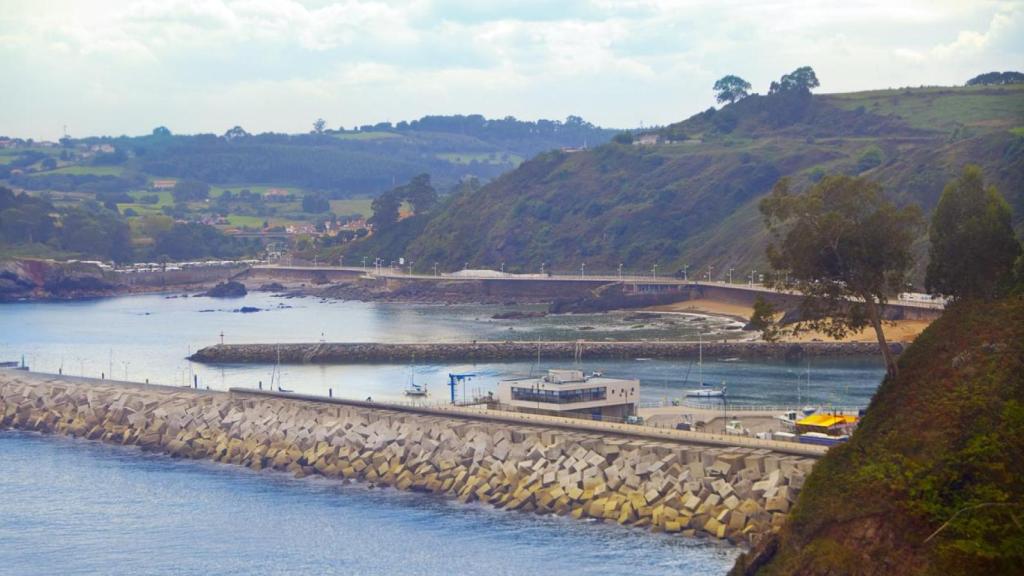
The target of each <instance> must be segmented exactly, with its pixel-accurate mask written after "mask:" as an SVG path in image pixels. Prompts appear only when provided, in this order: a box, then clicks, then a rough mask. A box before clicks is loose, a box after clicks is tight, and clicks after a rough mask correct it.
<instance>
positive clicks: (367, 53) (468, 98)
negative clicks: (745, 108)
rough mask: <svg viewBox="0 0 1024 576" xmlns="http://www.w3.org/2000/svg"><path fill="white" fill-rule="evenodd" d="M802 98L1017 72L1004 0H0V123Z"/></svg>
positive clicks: (141, 128) (221, 127)
mask: <svg viewBox="0 0 1024 576" xmlns="http://www.w3.org/2000/svg"><path fill="white" fill-rule="evenodd" d="M803 65H810V66H813V67H814V68H815V70H816V71H817V73H818V78H819V79H820V80H821V84H822V86H821V90H820V91H822V92H845V91H851V90H863V89H872V88H886V87H899V86H917V85H921V84H929V85H936V84H944V85H950V84H962V83H963V82H964V81H965V80H967V79H968V78H970V77H971V76H973V75H975V74H977V73H980V72H986V71H990V70H1008V69H1017V70H1020V69H1024V2H1021V1H1014V2H1005V1H1004V2H996V1H985V0H961V1H956V0H950V1H944V0H922V1H902V0H881V1H865V2H858V1H856V0H838V1H826V0H819V1H812V0H759V1H742V0H707V1H703V0H624V1H615V0H589V1H588V0H556V1H541V0H524V1H515V0H505V1H498V2H489V1H485V0H465V1H463V0H409V1H394V2H391V1H373V0H360V1H344V2H326V1H318V0H309V1H295V0H237V1H236V0H139V1H134V2H133V1H128V0H116V1H104V0H0V135H7V136H20V137H34V138H49V139H55V138H57V137H59V135H60V134H61V133H62V130H63V126H64V125H66V126H67V129H68V132H69V133H70V134H71V135H72V136H86V135H101V134H107V135H118V134H131V135H134V134H143V133H148V132H150V131H151V130H152V128H153V127H155V126H158V125H166V126H167V127H169V128H170V129H171V130H172V131H174V132H179V133H186V132H187V133H192V132H215V133H218V134H219V133H223V132H224V131H225V130H227V129H228V128H230V127H231V126H234V125H236V124H237V125H241V126H243V127H244V128H245V129H247V130H249V131H250V132H263V131H278V132H304V131H308V130H309V129H310V125H311V123H312V122H313V120H315V119H316V118H317V117H323V118H325V119H326V120H327V122H328V125H329V126H331V127H335V128H336V127H338V126H345V127H351V126H353V125H358V124H367V123H375V122H379V121H383V120H389V121H392V122H397V121H399V120H408V119H413V118H418V117H420V116H422V115H425V114H456V113H461V114H471V113H480V114H484V115H486V116H490V117H503V116H506V115H513V116H516V117H518V118H523V119H536V118H565V117H566V116H567V115H569V114H577V115H580V116H583V117H584V118H586V119H587V120H590V121H592V122H595V123H597V124H601V125H605V126H613V127H635V126H639V125H640V124H641V123H643V124H644V125H652V124H665V123H669V122H673V121H677V120H680V119H682V118H685V117H686V116H689V115H690V114H693V113H694V112H698V111H700V110H702V109H704V108H707V107H708V106H710V105H711V104H713V100H712V96H711V85H712V83H713V82H714V81H715V79H717V78H719V77H721V76H722V75H724V74H728V73H734V74H738V75H740V76H742V77H744V78H746V79H747V80H748V81H750V82H751V83H752V84H753V85H754V89H755V90H756V91H760V92H765V91H766V90H767V85H768V83H769V82H770V81H771V80H773V79H776V78H778V77H779V76H780V75H782V74H783V73H786V72H789V71H791V70H792V69H794V68H796V67H798V66H803Z"/></svg>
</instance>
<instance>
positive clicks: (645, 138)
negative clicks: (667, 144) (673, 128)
mask: <svg viewBox="0 0 1024 576" xmlns="http://www.w3.org/2000/svg"><path fill="white" fill-rule="evenodd" d="M659 142H661V136H659V135H658V134H655V133H653V132H649V133H647V134H638V135H637V136H636V138H634V139H633V145H634V146H654V145H656V144H658V143H659Z"/></svg>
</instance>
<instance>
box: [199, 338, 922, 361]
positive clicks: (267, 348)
mask: <svg viewBox="0 0 1024 576" xmlns="http://www.w3.org/2000/svg"><path fill="white" fill-rule="evenodd" d="M700 346H701V345H700V344H698V343H697V342H590V341H586V342H585V341H577V342H526V341H523V342H513V341H507V342H449V343H443V342H438V343H406V344H398V343H372V342H318V343H290V344H216V345H213V346H208V347H205V348H202V349H200V350H199V351H197V352H196V353H195V354H193V355H192V356H191V357H190V358H189V359H190V360H193V361H196V362H203V363H211V364H216V363H225V364H233V363H275V362H277V361H278V359H280V361H281V362H282V363H286V364H346V363H372V362H412V361H417V362H473V361H481V362H500V361H510V360H533V359H536V358H537V355H538V352H539V353H540V356H541V357H542V358H544V359H547V360H553V359H556V360H571V359H573V358H575V357H576V356H577V354H579V355H581V356H582V357H583V358H585V359H589V360H595V359H615V360H617V359H634V358H666V359H671V358H696V357H697V356H698V354H699V350H700ZM891 348H892V350H893V352H894V353H896V354H899V353H900V352H902V350H903V346H902V345H901V344H899V343H893V344H892V345H891ZM703 350H704V355H705V357H708V358H731V357H738V358H775V359H790V360H799V359H801V358H805V357H818V356H874V355H877V354H878V345H877V344H875V343H871V342H808V343H800V344H797V343H789V344H787V343H770V342H717V343H715V342H711V343H708V342H705V343H704V344H703Z"/></svg>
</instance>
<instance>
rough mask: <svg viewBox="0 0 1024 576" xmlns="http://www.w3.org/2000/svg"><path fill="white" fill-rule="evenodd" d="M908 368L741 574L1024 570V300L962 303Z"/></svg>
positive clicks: (922, 340)
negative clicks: (778, 531)
mask: <svg viewBox="0 0 1024 576" xmlns="http://www.w3.org/2000/svg"><path fill="white" fill-rule="evenodd" d="M899 363H900V375H899V376H898V377H897V378H896V379H894V380H886V381H885V382H883V383H882V385H881V387H880V388H879V389H878V392H877V393H876V394H875V396H874V398H873V399H872V401H871V405H870V406H869V408H868V412H867V415H866V416H865V417H864V419H863V421H862V422H861V425H860V427H859V428H858V430H857V431H856V433H855V434H854V435H853V438H852V439H851V440H850V442H849V443H848V444H846V445H845V446H842V447H840V448H834V449H832V450H831V451H830V452H829V453H828V455H827V456H826V457H825V458H824V459H822V460H821V461H819V462H818V464H817V465H816V466H815V468H814V471H813V473H812V474H811V475H810V476H809V477H808V478H807V483H806V484H805V485H804V490H803V492H802V493H801V495H800V500H799V501H798V502H797V505H796V507H795V508H794V509H793V511H792V512H791V515H790V517H789V520H788V524H787V525H786V527H785V528H784V529H783V531H782V533H781V535H780V537H779V538H777V539H772V540H769V541H766V542H762V543H761V544H760V545H759V546H758V547H757V548H755V551H754V554H752V555H748V556H745V557H744V558H741V559H740V561H739V563H738V564H737V567H736V568H735V569H734V570H733V573H734V574H755V573H756V574H762V575H775V574H779V575H782V574H785V575H791V574H800V575H818V574H821V575H824V574H893V575H903V574H907V575H910V574H920V575H926V574H942V575H943V576H958V575H971V574H1021V573H1024V528H1022V520H1024V298H1021V297H1016V298H1013V299H1008V300H1006V301H1002V302H997V303H994V304H971V305H963V306H958V307H954V308H951V309H949V310H948V311H947V312H946V314H945V315H944V316H943V317H942V318H940V319H939V320H938V321H936V322H935V323H934V324H932V326H931V327H929V328H928V329H927V330H925V332H924V333H923V334H922V335H921V336H920V337H918V339H917V340H916V341H915V342H914V343H913V344H912V345H911V346H910V347H909V348H908V349H907V350H906V351H905V352H904V353H903V354H902V355H901V356H900V362H899ZM958 511H962V512H960V514H959V515H957V512H958ZM947 521H948V524H946V525H945V528H943V529H942V530H941V531H939V529H940V528H941V527H942V526H943V525H944V524H945V523H946V522H947ZM936 532H938V533H937V534H936V535H934V536H932V535H933V534H935V533H936ZM929 537H931V539H930V540H929ZM755 557H756V558H757V559H756V560H755ZM755 564H760V568H759V569H758V568H757V566H755Z"/></svg>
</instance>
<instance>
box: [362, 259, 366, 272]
mask: <svg viewBox="0 0 1024 576" xmlns="http://www.w3.org/2000/svg"><path fill="white" fill-rule="evenodd" d="M363 274H366V256H363Z"/></svg>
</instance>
